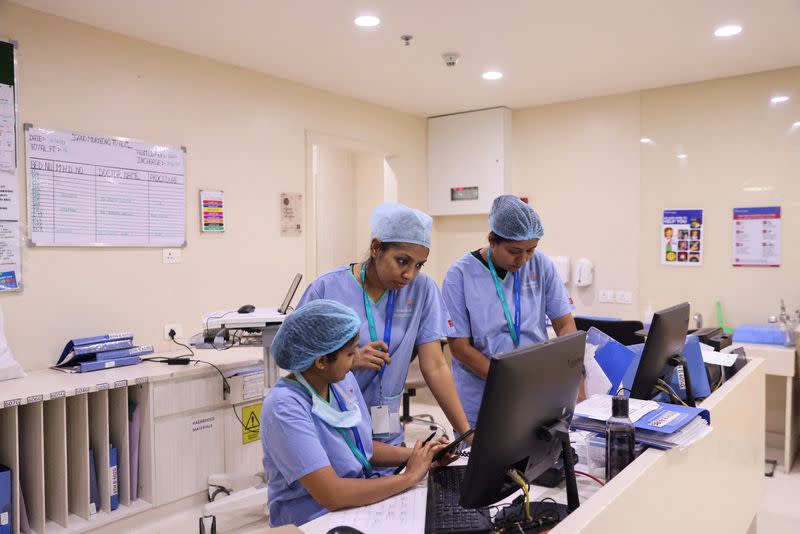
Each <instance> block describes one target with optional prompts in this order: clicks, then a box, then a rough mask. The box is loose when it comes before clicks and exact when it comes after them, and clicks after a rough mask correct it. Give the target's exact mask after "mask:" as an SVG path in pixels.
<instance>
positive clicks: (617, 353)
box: [586, 327, 639, 393]
mask: <svg viewBox="0 0 800 534" xmlns="http://www.w3.org/2000/svg"><path fill="white" fill-rule="evenodd" d="M586 343H587V344H591V345H595V346H597V350H596V351H595V353H594V359H595V360H596V361H597V363H598V364H599V365H600V368H601V369H602V370H603V372H604V373H605V374H606V377H608V380H609V382H611V389H610V390H609V391H606V392H605V393H616V392H617V390H618V389H619V387H620V384H621V383H622V378H623V376H624V375H625V372H626V371H627V370H628V369H629V368H630V367H631V364H632V363H633V360H634V357H635V354H634V353H633V352H632V351H631V350H630V349H629V348H628V347H626V346H625V345H623V344H622V343H620V342H619V341H617V340H615V339H613V338H612V337H610V336H608V335H607V334H605V333H603V332H601V331H600V330H598V329H597V328H595V327H592V328H590V329H589V332H587V334H586ZM636 363H637V365H638V363H639V360H638V359H637V360H636ZM629 389H630V388H629Z"/></svg>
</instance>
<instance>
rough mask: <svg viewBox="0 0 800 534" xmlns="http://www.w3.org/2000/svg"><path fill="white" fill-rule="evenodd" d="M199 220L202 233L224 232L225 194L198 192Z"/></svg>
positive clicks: (219, 192)
mask: <svg viewBox="0 0 800 534" xmlns="http://www.w3.org/2000/svg"><path fill="white" fill-rule="evenodd" d="M200 212H201V213H200V219H201V220H202V227H201V228H200V230H201V231H202V232H224V231H225V193H224V192H222V191H200Z"/></svg>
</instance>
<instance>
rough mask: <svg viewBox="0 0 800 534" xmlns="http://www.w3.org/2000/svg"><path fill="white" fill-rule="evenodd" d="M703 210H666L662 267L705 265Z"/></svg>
mask: <svg viewBox="0 0 800 534" xmlns="http://www.w3.org/2000/svg"><path fill="white" fill-rule="evenodd" d="M704 233H705V230H704V229H703V210H664V214H663V216H662V218H661V246H660V249H659V250H660V255H661V263H662V265H702V264H703V255H704V249H703V241H704V239H703V237H704V236H703V234H704Z"/></svg>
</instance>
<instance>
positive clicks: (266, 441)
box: [261, 373, 372, 527]
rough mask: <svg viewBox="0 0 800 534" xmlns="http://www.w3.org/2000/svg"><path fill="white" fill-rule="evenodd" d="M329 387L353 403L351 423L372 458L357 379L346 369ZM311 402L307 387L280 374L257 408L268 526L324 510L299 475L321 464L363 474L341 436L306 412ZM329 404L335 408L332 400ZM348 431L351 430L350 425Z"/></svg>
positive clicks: (297, 521) (369, 431)
mask: <svg viewBox="0 0 800 534" xmlns="http://www.w3.org/2000/svg"><path fill="white" fill-rule="evenodd" d="M334 387H338V388H339V389H338V390H337V391H338V392H342V391H344V393H345V395H348V396H350V397H351V399H353V400H355V401H356V402H357V403H358V407H359V409H360V410H361V422H360V423H359V424H358V425H357V426H356V427H354V428H355V429H357V430H358V434H359V437H361V442H362V443H363V444H364V452H365V453H366V456H367V458H372V422H371V420H370V418H369V409H368V408H367V406H366V404H365V403H364V397H362V395H361V391H360V390H359V389H358V382H356V379H355V377H354V376H353V374H352V373H347V375H345V377H344V379H343V380H342V381H341V382H339V383H338V384H336V385H335V386H334ZM343 400H344V399H343ZM345 402H346V401H345ZM311 403H312V401H311V394H310V393H309V392H308V390H306V389H305V388H304V387H303V386H302V385H300V384H299V383H297V382H295V381H294V380H289V379H288V378H283V379H281V380H279V381H278V383H277V384H275V387H274V388H272V390H271V391H270V392H269V395H267V398H266V399H265V400H264V405H263V406H262V408H261V446H262V447H263V449H264V460H263V463H264V473H266V475H267V480H268V481H269V482H268V487H267V492H268V493H267V504H268V506H269V522H270V525H271V526H273V527H278V526H281V525H288V524H294V525H302V524H303V523H307V522H308V521H311V520H312V519H315V518H317V517H319V516H321V515H323V514H326V513H327V512H328V510H327V509H326V508H323V507H322V505H321V504H319V503H318V502H317V501H315V500H314V498H313V497H312V496H311V495H310V494H309V493H308V492H307V491H306V490H305V488H304V487H303V485H302V484H301V483H300V479H301V478H302V477H304V476H306V475H308V474H310V473H313V472H314V471H317V470H318V469H322V468H323V467H327V466H331V467H333V470H334V471H336V474H337V475H339V476H340V477H342V478H363V477H364V472H363V470H362V466H361V463H360V462H359V461H358V459H357V458H356V457H355V455H354V454H353V451H351V450H350V447H349V446H348V445H347V443H346V442H345V441H344V438H343V437H342V435H341V434H339V432H338V431H337V430H336V429H335V428H333V427H331V426H329V425H328V424H327V423H325V422H324V421H322V420H321V419H319V418H318V417H317V416H315V415H314V414H312V413H311ZM333 406H334V407H335V408H336V409H339V406H338V405H337V404H336V402H335V401H334V403H333ZM348 432H350V433H352V431H351V430H350V429H348Z"/></svg>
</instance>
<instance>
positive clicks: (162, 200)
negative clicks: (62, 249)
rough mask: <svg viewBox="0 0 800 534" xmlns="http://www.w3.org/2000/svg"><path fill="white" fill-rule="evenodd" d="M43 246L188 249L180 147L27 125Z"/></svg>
mask: <svg viewBox="0 0 800 534" xmlns="http://www.w3.org/2000/svg"><path fill="white" fill-rule="evenodd" d="M25 148H26V163H27V178H28V221H29V230H28V231H29V240H30V244H31V245H37V246H140V247H181V246H184V245H185V244H186V181H185V156H186V150H185V148H182V147H171V146H166V145H161V144H155V143H148V142H145V141H137V140H134V139H129V138H126V137H107V136H102V135H92V134H85V133H79V132H72V131H59V130H53V129H48V128H40V127H36V126H33V125H30V124H26V125H25Z"/></svg>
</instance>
